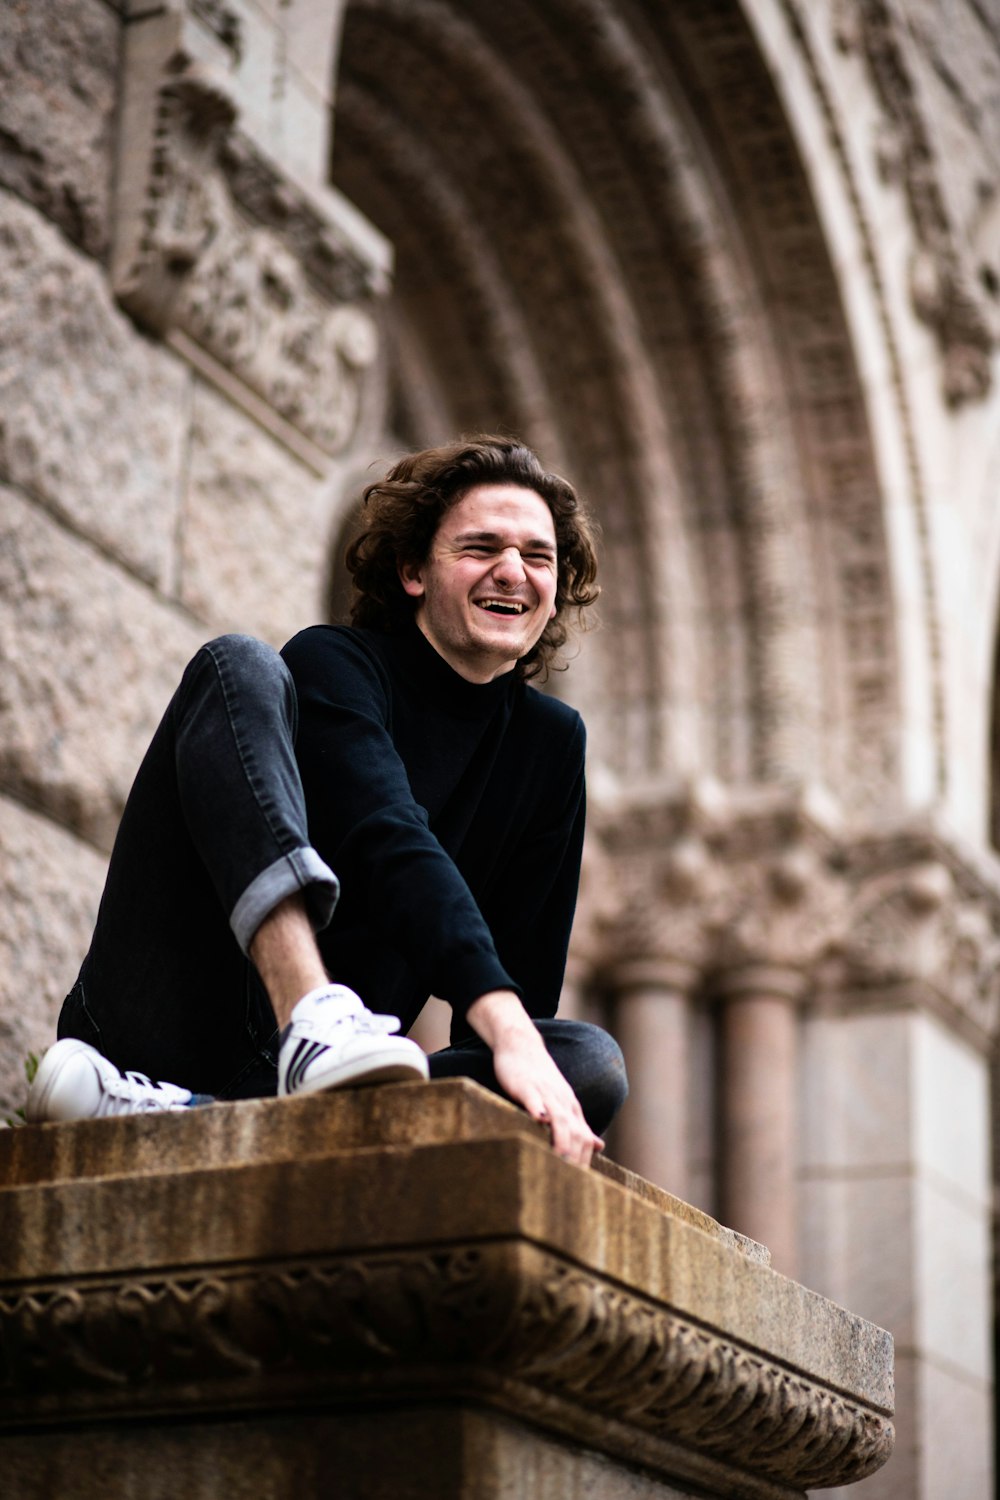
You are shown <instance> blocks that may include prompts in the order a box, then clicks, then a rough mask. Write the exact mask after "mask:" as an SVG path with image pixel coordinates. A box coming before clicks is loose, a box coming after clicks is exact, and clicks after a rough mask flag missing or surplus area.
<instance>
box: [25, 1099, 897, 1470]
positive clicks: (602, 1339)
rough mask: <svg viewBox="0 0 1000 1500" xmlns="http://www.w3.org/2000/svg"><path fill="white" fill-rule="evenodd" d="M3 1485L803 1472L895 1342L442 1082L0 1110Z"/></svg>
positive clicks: (860, 1426) (880, 1433)
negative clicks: (41, 1117)
mask: <svg viewBox="0 0 1000 1500" xmlns="http://www.w3.org/2000/svg"><path fill="white" fill-rule="evenodd" d="M0 1184H2V1186H0V1223H2V1225H3V1232H2V1234H0V1472H2V1473H3V1475H4V1500H43V1497H44V1500H59V1497H61V1496H66V1497H67V1500H69V1497H70V1496H72V1500H98V1497H99V1500H133V1497H134V1500H139V1497H140V1496H141V1497H142V1500H158V1497H159V1496H161V1495H162V1496H163V1500H167V1496H168V1495H169V1496H170V1500H174V1497H176V1496H177V1495H184V1496H185V1497H186V1500H200V1497H204V1500H218V1497H219V1496H220V1495H221V1494H223V1493H225V1494H226V1495H227V1496H230V1497H237V1500H239V1497H243V1496H246V1497H248V1500H249V1497H251V1496H252V1497H253V1500H271V1497H273V1500H279V1497H280V1500H287V1497H288V1496H290V1495H294V1496H295V1497H296V1500H320V1497H327V1496H329V1497H333V1496H336V1497H337V1500H355V1497H357V1500H383V1497H384V1500H390V1497H391V1500H408V1497H410V1496H412V1497H413V1500H418V1497H420V1500H424V1497H426V1496H428V1495H434V1496H435V1497H440V1500H452V1497H454V1500H460V1497H461V1500H466V1497H468V1500H472V1497H473V1496H475V1497H477V1500H492V1497H496V1500H500V1497H503V1500H515V1497H516V1500H534V1497H539V1500H541V1497H543V1496H544V1497H545V1500H569V1497H571V1496H572V1497H576V1496H579V1495H581V1494H595V1495H596V1494H603V1493H614V1494H615V1496H616V1497H617V1500H631V1497H633V1496H634V1497H635V1500H674V1497H677V1496H688V1495H692V1494H698V1495H701V1496H705V1495H708V1496H713V1495H714V1496H720V1497H721V1496H725V1497H727V1500H738V1497H744V1500H793V1497H799V1496H801V1495H802V1494H803V1493H804V1491H805V1490H806V1489H807V1488H809V1489H812V1488H820V1487H824V1486H831V1485H834V1484H844V1483H849V1482H851V1481H852V1480H854V1479H858V1478H861V1477H862V1476H863V1475H865V1474H868V1473H871V1472H873V1471H874V1470H875V1469H876V1468H878V1467H879V1466H880V1464H882V1463H884V1461H885V1459H886V1458H887V1457H888V1455H889V1452H890V1451H891V1446H892V1427H891V1423H890V1421H889V1418H890V1416H891V1411H892V1348H891V1340H890V1338H889V1336H888V1335H887V1334H885V1333H883V1332H882V1331H881V1330H879V1329H877V1328H875V1327H873V1326H872V1325H871V1324H868V1323H865V1322H863V1321H862V1320H861V1319H859V1318H856V1317H853V1316H852V1315H851V1314H850V1313H847V1312H845V1311H843V1309H841V1308H838V1307H836V1306H835V1305H834V1304H832V1303H829V1302H826V1301H825V1300H824V1299H823V1298H821V1297H819V1296H817V1295H816V1294H814V1293H812V1292H808V1291H806V1290H805V1288H804V1287H801V1286H797V1285H796V1284H795V1283H794V1282H792V1281H789V1280H787V1279H786V1278H785V1277H783V1276H779V1275H778V1274H777V1273H776V1272H774V1271H772V1270H771V1269H770V1268H769V1267H768V1265H767V1264H766V1252H764V1251H763V1250H762V1247H760V1246H755V1245H753V1244H752V1243H751V1242H747V1241H745V1240H741V1239H740V1237H739V1236H737V1235H734V1234H733V1233H732V1232H731V1231H729V1230H726V1229H724V1228H723V1227H722V1226H720V1225H718V1224H715V1223H714V1221H713V1220H711V1219H709V1218H708V1217H707V1216H706V1215H704V1214H700V1213H698V1212H697V1211H696V1210H694V1209H690V1208H688V1207H687V1206H686V1205H684V1204H682V1203H680V1202H678V1200H676V1199H672V1198H670V1197H669V1196H668V1195H667V1194H665V1193H662V1192H660V1191H658V1190H657V1189H655V1188H653V1187H652V1186H650V1185H649V1184H645V1183H643V1182H642V1181H641V1179H636V1178H634V1177H632V1175H631V1174H629V1173H626V1172H624V1171H622V1170H621V1169H620V1168H616V1167H614V1166H610V1165H609V1166H602V1167H601V1168H600V1169H598V1170H594V1171H590V1172H586V1171H582V1170H581V1169H579V1168H577V1167H572V1166H569V1165H568V1164H567V1163H566V1162H563V1161H560V1160H559V1159H558V1158H557V1157H555V1156H554V1155H553V1153H552V1152H551V1150H550V1149H549V1147H548V1146H547V1144H546V1143H545V1139H544V1134H543V1132H542V1131H541V1128H540V1127H538V1126H536V1125H534V1124H533V1123H532V1122H531V1121H530V1120H528V1118H527V1117H526V1116H525V1115H524V1114H523V1113H522V1112H521V1111H519V1110H516V1109H514V1108H513V1107H512V1106H510V1105H507V1104H505V1103H503V1102H502V1101H500V1100H497V1099H495V1098H494V1097H492V1096H491V1095H489V1094H487V1093H486V1092H485V1091H484V1090H481V1089H479V1088H477V1087H476V1086H475V1085H473V1084H471V1083H468V1082H466V1081H464V1080H457V1079H456V1080H448V1081H446V1082H440V1083H436V1084H431V1085H422V1084H404V1085H397V1086H392V1087H388V1086H387V1087H382V1088H376V1089H359V1090H352V1091H347V1092H342V1093H339V1094H332V1095H325V1096H324V1095H319V1096H316V1095H313V1096H310V1097H307V1098H304V1099H292V1100H256V1101H248V1102H246V1103H242V1104H236V1105H213V1106H210V1107H208V1108H206V1109H201V1110H191V1111H182V1112H180V1113H178V1114H173V1115H162V1116H153V1115H150V1116H138V1117H134V1118H131V1119H120V1120H101V1121H88V1122H85V1123H83V1124H79V1125H73V1126H41V1127H27V1128H24V1129H21V1130H11V1131H7V1132H3V1133H0Z"/></svg>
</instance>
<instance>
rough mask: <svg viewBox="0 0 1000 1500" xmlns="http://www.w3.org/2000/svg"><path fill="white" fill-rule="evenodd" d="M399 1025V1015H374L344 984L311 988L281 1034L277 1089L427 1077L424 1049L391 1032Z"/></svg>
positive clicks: (289, 1090)
mask: <svg viewBox="0 0 1000 1500" xmlns="http://www.w3.org/2000/svg"><path fill="white" fill-rule="evenodd" d="M398 1030H399V1019H398V1017H396V1016H379V1015H375V1014H374V1013H373V1012H372V1011H370V1010H369V1009H368V1008H367V1006H365V1005H363V1004H362V1002H361V1000H360V999H359V998H358V996H357V995H356V994H355V993H354V991H353V990H349V989H348V988H347V986H346V985H345V984H331V985H327V986H326V987H325V988H324V989H320V990H310V992H309V994H308V995H304V996H303V997H302V999H301V1000H300V1001H299V1003H298V1005H296V1007H295V1009H294V1010H293V1011H292V1018H291V1020H290V1021H289V1023H288V1025H287V1026H286V1028H285V1031H284V1034H283V1036H282V1039H281V1050H280V1051H279V1053H278V1093H279V1094H308V1093H311V1092H312V1091H313V1090H314V1089H335V1088H341V1087H342V1086H343V1085H344V1084H348V1083H388V1082H391V1081H392V1080H397V1081H399V1080H403V1079H413V1078H427V1077H429V1076H430V1069H429V1068H428V1066H427V1058H426V1056H425V1054H424V1052H423V1051H422V1049H421V1048H420V1047H418V1046H417V1044H416V1042H411V1041H410V1040H409V1038H408V1037H405V1036H391V1035H390V1033H391V1032H394V1031H398Z"/></svg>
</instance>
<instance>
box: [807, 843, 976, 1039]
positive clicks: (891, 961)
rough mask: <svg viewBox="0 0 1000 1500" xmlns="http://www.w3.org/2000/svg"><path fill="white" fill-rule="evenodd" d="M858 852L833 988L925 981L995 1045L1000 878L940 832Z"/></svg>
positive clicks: (923, 988)
mask: <svg viewBox="0 0 1000 1500" xmlns="http://www.w3.org/2000/svg"><path fill="white" fill-rule="evenodd" d="M880 855H881V857H879V856H880ZM856 859H857V862H858V863H859V865H860V868H859V869H857V871H856V874H855V878H854V881H853V882H852V884H853V895H852V900H851V905H850V910H849V913H848V920H847V923H846V926H845V932H844V938H843V941H842V943H841V944H840V945H839V946H838V947H837V949H836V950H835V951H834V953H832V954H831V956H830V962H829V964H828V966H827V972H826V975H825V976H824V988H826V989H829V988H836V989H839V990H840V992H841V993H847V992H851V991H860V992H861V993H863V994H868V995H870V994H871V993H872V992H873V991H880V992H885V991H887V990H889V991H891V990H893V989H894V988H896V987H899V986H905V987H910V988H911V989H912V988H913V987H916V988H917V989H918V990H919V993H920V995H921V997H922V998H923V1000H924V1001H925V1002H926V1003H928V1004H929V1005H930V1006H931V1007H932V1008H934V1009H938V1010H940V1011H941V1013H942V1015H943V1017H944V1019H946V1020H947V1021H948V1022H949V1023H951V1024H956V1023H957V1024H958V1025H959V1027H960V1028H961V1029H962V1030H963V1031H965V1032H967V1033H968V1034H969V1035H970V1039H972V1040H974V1041H975V1042H976V1043H977V1044H978V1045H979V1046H982V1047H988V1046H989V1045H990V1042H991V1038H993V1037H994V1036H995V1035H996V1031H997V1024H998V1021H1000V900H998V890H997V887H996V885H994V884H991V883H990V881H989V880H988V879H986V880H984V879H983V878H982V873H977V872H973V871H971V870H970V869H969V868H968V867H967V866H965V865H963V864H962V863H961V862H960V861H958V860H956V858H955V855H954V853H953V852H952V851H950V850H949V849H948V848H947V846H944V845H943V844H940V843H938V844H935V842H934V841H923V842H918V841H916V840H914V841H913V843H912V847H910V848H907V846H906V843H905V842H902V841H898V842H895V843H892V842H889V843H887V844H885V845H883V846H882V847H881V848H879V846H878V845H877V844H876V845H869V846H867V847H866V848H865V849H864V850H862V851H859V854H858V855H857V856H856ZM993 878H994V880H995V878H996V876H995V874H994V877H993Z"/></svg>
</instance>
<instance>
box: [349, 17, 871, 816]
mask: <svg viewBox="0 0 1000 1500" xmlns="http://www.w3.org/2000/svg"><path fill="white" fill-rule="evenodd" d="M335 141H336V145H335V153H334V161H333V175H334V180H335V182H336V184H337V185H338V186H340V187H342V188H343V189H344V191H345V192H346V194H347V195H348V197H349V198H351V200H352V201H354V202H355V203H357V204H358V205H359V207H361V208H362V209H363V210H364V211H365V212H366V213H367V214H368V216H369V217H370V218H371V219H372V220H373V221H374V222H375V223H376V224H377V225H378V226H379V228H380V229H382V230H383V231H384V232H385V233H386V234H387V235H388V236H389V238H390V239H391V240H392V242H393V244H394V246H395V249H396V257H397V276H396V292H395V300H394V309H393V317H392V325H393V338H394V349H393V365H394V378H395V385H396V395H395V401H394V410H395V414H396V426H397V429H398V430H399V431H400V432H401V434H402V435H403V436H405V437H406V438H407V439H411V440H413V441H422V440H434V439H436V438H438V437H440V436H442V435H443V434H444V432H446V431H448V432H454V431H461V430H472V429H483V428H486V429H496V428H503V429H508V430H515V431H517V432H519V433H521V434H522V435H524V436H525V437H526V438H527V439H528V440H529V441H531V442H533V443H535V444H536V445H537V446H538V447H539V448H540V450H541V451H542V453H543V456H544V457H545V458H546V459H547V460H548V461H549V462H550V463H552V464H553V465H554V466H559V465H564V466H565V467H566V468H567V469H568V470H569V471H570V472H571V473H572V475H573V477H574V478H575V479H577V480H578V481H580V482H581V484H582V486H583V488H584V489H585V491H586V492H587V493H588V494H589V495H590V497H591V499H592V501H593V503H594V505H595V508H596V510H597V513H598V515H599V518H600V521H601V524H602V527H603V531H604V583H605V595H604V599H603V601H602V606H601V613H602V617H603V622H604V628H603V630H602V631H601V632H600V634H599V635H597V636H595V637H594V638H593V641H592V642H590V643H588V646H587V649H586V652H585V653H584V659H583V664H582V667H581V668H576V669H574V672H573V673H572V674H571V681H570V687H569V690H570V691H571V693H572V696H573V697H574V698H575V699H576V700H577V701H579V702H580V704H581V707H583V708H584V710H585V712H586V714H587V717H588V720H589V722H590V725H591V732H592V741H593V749H594V753H595V755H596V757H598V758H599V759H600V760H601V761H602V762H603V763H604V764H605V765H606V766H608V767H610V768H611V769H613V770H615V771H617V772H619V773H620V774H622V775H625V776H628V777H635V776H643V777H644V776H654V777H660V776H664V775H666V776H668V777H670V778H673V777H684V776H688V775H691V774H695V773H703V772H706V771H709V772H713V773H715V774H716V775H718V776H719V777H720V778H721V779H724V780H727V781H731V782H743V781H759V780H778V781H782V780H786V781H799V780H813V779H820V780H824V781H826V782H827V783H828V784H829V785H830V786H831V787H832V788H833V789H834V790H835V791H836V792H837V793H838V794H839V795H840V797H841V798H842V799H843V800H844V802H845V803H846V804H847V805H848V806H852V807H855V808H858V809H861V808H864V807H865V806H870V805H884V804H885V802H886V800H887V799H891V797H892V795H893V792H894V791H895V788H896V781H897V748H898V747H897V739H898V713H897V704H896V667H895V649H894V641H893V631H892V600H891V589H890V583H889V577H888V569H887V566H886V555H885V541H884V535H883V528H882V519H881V507H880V497H879V491H878V485H877V481H876V478H875V472H874V466H873V463H872V458H871V452H870V445H869V443H868V439H867V435H866V425H865V417H864V407H863V403H862V400H861V395H860V391H859V387H858V382H857V377H856V372H855V368H854V363H853V359H852V355H851V349H850V342H849V338H848V334H847V330H846V327H845V325H844V320H843V316H842V312H841V308H840V304H839V299H838V292H837V285H836V280H835V277H834V275H833V272H832V270H831V267H830V264H829V259H828V255H827V252H826V248H825V245H824V240H823V235H822V232H821V228H820V226H819V224H818V222H817V218H816V213H815V209H814V206H813V204H812V202H811V199H810V196H809V192H808V185H807V182H806V178H805V175H804V173H803V170H802V167H801V164H800V162H799V160H798V158H797V155H796V152H795V148H794V145H793V142H792V138H791V135H790V132H789V130H788V127H787V123H786V121H785V120H784V118H783V115H782V112H781V108H780V104H779V101H778V99H777V97H776V95H775V92H774V89H773V86H772V83H771V80H770V79H769V77H768V76H767V73H766V70H765V68H764V66H763V64H762V62H761V59H760V57H759V55H758V53H757V51H756V48H755V44H754V41H753V38H752V36H751V33H750V30H749V28H748V27H747V25H746V22H745V19H744V17H743V15H742V13H741V10H740V8H739V6H738V5H736V4H735V3H718V4H714V5H712V6H707V7H706V6H704V5H701V4H695V3H694V0H685V3H677V4H674V5H671V6H670V7H663V6H660V5H657V4H654V3H645V4H639V3H637V4H635V5H633V6H631V7H624V6H616V7H615V8H614V10H613V12H612V11H611V9H610V8H609V7H606V6H604V5H602V4H601V3H600V0H508V3H506V4H505V5H503V6H495V5H493V4H490V3H488V0H463V3H462V4H458V3H457V0H350V3H349V4H348V7H347V11H346V18H345V28H344V35H343V44H342V60H341V72H340V78H339V82H338V88H337V116H336V136H335Z"/></svg>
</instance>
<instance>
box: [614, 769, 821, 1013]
mask: <svg viewBox="0 0 1000 1500" xmlns="http://www.w3.org/2000/svg"><path fill="white" fill-rule="evenodd" d="M813 801H815V799H813ZM824 816H825V813H824V811H823V810H822V809H821V808H819V807H818V806H812V805H811V803H810V798H809V797H808V796H805V797H803V796H794V795H792V796H790V795H789V794H787V793H785V792H783V791H771V790H762V791H759V792H747V793H744V794H740V795H734V794H727V793H725V792H724V791H723V790H722V788H720V787H716V786H713V785H712V784H710V783H705V784H698V785H696V786H695V787H693V788H691V789H688V790H686V791H685V792H683V793H682V794H681V795H680V796H677V797H667V798H662V797H661V798H659V799H657V798H656V796H655V794H654V795H653V796H652V797H643V798H642V799H639V800H637V801H633V802H632V803H631V804H629V805H627V806H626V807H624V808H621V807H618V808H615V810H614V811H613V812H612V813H609V814H608V815H607V817H606V820H605V821H603V822H601V821H600V813H598V820H599V826H600V827H601V828H602V834H603V838H604V840H605V843H606V846H607V847H608V849H609V850H610V851H611V852H612V854H613V856H614V858H615V871H616V877H617V879H616V888H617V891H618V904H617V906H616V908H615V911H614V914H613V916H611V917H610V918H607V919H606V934H605V954H606V961H607V964H608V967H609V970H610V971H611V972H612V973H613V972H614V971H615V970H616V969H617V968H618V967H619V966H621V965H622V964H626V965H634V963H635V961H636V960H637V959H657V960H660V961H661V962H668V963H673V964H683V965H687V966H688V968H689V969H690V971H691V975H692V986H694V985H695V984H697V985H702V984H705V983H712V982H714V983H715V984H716V986H718V984H719V983H721V982H723V981H724V980H726V981H728V979H729V978H731V977H732V976H733V975H734V974H736V973H739V972H742V971H746V970H754V971H761V970H766V971H767V972H768V973H770V974H771V976H772V979H773V977H774V975H776V974H780V975H781V976H782V979H781V986H782V989H783V990H784V989H785V988H788V987H789V985H790V986H791V989H792V990H793V991H794V992H796V993H797V992H798V991H799V990H802V989H804V988H805V985H806V981H807V976H808V975H809V973H810V972H811V970H812V967H813V966H814V964H815V963H816V961H817V959H818V958H819V957H821V956H822V955H823V954H824V953H825V952H826V951H827V949H828V948H829V946H830V944H831V943H832V942H833V941H834V940H835V938H837V937H838V936H839V935H840V933H841V931H842V926H843V920H844V914H845V911H846V904H847V892H846V889H845V885H844V881H843V876H842V872H841V871H840V869H839V854H838V851H837V849H836V845H835V842H834V840H833V837H832V835H831V832H830V830H829V828H828V827H827V826H826V824H825V822H824Z"/></svg>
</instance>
